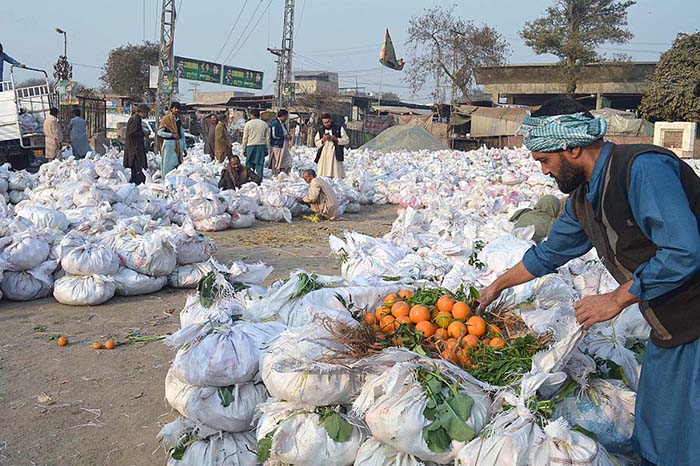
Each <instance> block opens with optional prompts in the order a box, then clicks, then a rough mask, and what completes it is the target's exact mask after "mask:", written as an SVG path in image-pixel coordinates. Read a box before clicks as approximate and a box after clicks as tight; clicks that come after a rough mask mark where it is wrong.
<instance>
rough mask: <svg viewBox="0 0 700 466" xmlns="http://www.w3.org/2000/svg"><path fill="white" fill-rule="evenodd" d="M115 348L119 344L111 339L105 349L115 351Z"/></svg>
mask: <svg viewBox="0 0 700 466" xmlns="http://www.w3.org/2000/svg"><path fill="white" fill-rule="evenodd" d="M115 346H117V344H116V343H114V340H112V339H111V338H110V339H109V340H107V341H105V348H107V349H114V347H115Z"/></svg>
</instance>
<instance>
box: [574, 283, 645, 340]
mask: <svg viewBox="0 0 700 466" xmlns="http://www.w3.org/2000/svg"><path fill="white" fill-rule="evenodd" d="M631 286H632V281H629V282H627V283H625V284H624V285H621V286H620V287H619V288H617V289H616V290H615V291H612V292H610V293H606V294H601V295H594V296H586V297H585V298H583V299H582V300H580V301H579V302H577V303H575V304H574V315H575V316H576V320H577V321H578V323H580V324H581V325H583V328H584V329H586V330H588V329H589V328H590V327H591V325H593V324H597V323H598V322H606V321H608V320H610V319H612V318H613V317H615V316H616V315H618V314H619V313H620V312H622V310H623V309H624V308H626V307H627V306H629V305H630V304H634V303H638V302H639V301H640V300H639V298H637V297H636V296H634V295H633V294H630V292H629V289H630V287H631Z"/></svg>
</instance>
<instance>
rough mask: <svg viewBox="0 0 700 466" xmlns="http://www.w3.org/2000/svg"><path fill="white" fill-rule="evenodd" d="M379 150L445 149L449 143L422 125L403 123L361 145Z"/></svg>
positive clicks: (386, 151) (384, 151)
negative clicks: (446, 143)
mask: <svg viewBox="0 0 700 466" xmlns="http://www.w3.org/2000/svg"><path fill="white" fill-rule="evenodd" d="M362 149H367V150H372V151H377V152H383V153H389V152H399V151H419V150H444V149H448V147H447V145H445V143H443V142H442V141H440V140H439V139H438V138H436V137H435V136H433V135H432V134H430V133H429V132H428V131H426V130H425V128H423V127H422V126H416V125H401V126H392V127H391V128H387V129H385V130H384V131H382V132H381V133H379V134H378V135H377V137H376V138H374V139H372V140H371V141H369V142H367V143H366V144H365V145H363V146H362V147H360V150H362Z"/></svg>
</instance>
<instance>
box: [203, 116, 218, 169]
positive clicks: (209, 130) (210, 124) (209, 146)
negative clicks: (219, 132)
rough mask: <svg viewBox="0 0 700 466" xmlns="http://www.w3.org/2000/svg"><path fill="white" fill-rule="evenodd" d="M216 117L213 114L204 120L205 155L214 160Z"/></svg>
mask: <svg viewBox="0 0 700 466" xmlns="http://www.w3.org/2000/svg"><path fill="white" fill-rule="evenodd" d="M217 123H218V121H217V119H216V115H214V114H213V113H212V114H211V115H209V116H207V117H206V118H202V137H203V138H204V153H205V154H207V155H209V156H210V157H211V159H212V160H214V149H215V148H216V124H217Z"/></svg>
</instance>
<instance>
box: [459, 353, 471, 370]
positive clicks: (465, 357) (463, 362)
mask: <svg viewBox="0 0 700 466" xmlns="http://www.w3.org/2000/svg"><path fill="white" fill-rule="evenodd" d="M455 360H456V362H457V365H459V366H461V367H467V366H471V364H472V358H470V357H469V354H467V352H466V351H462V350H457V351H455Z"/></svg>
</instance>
